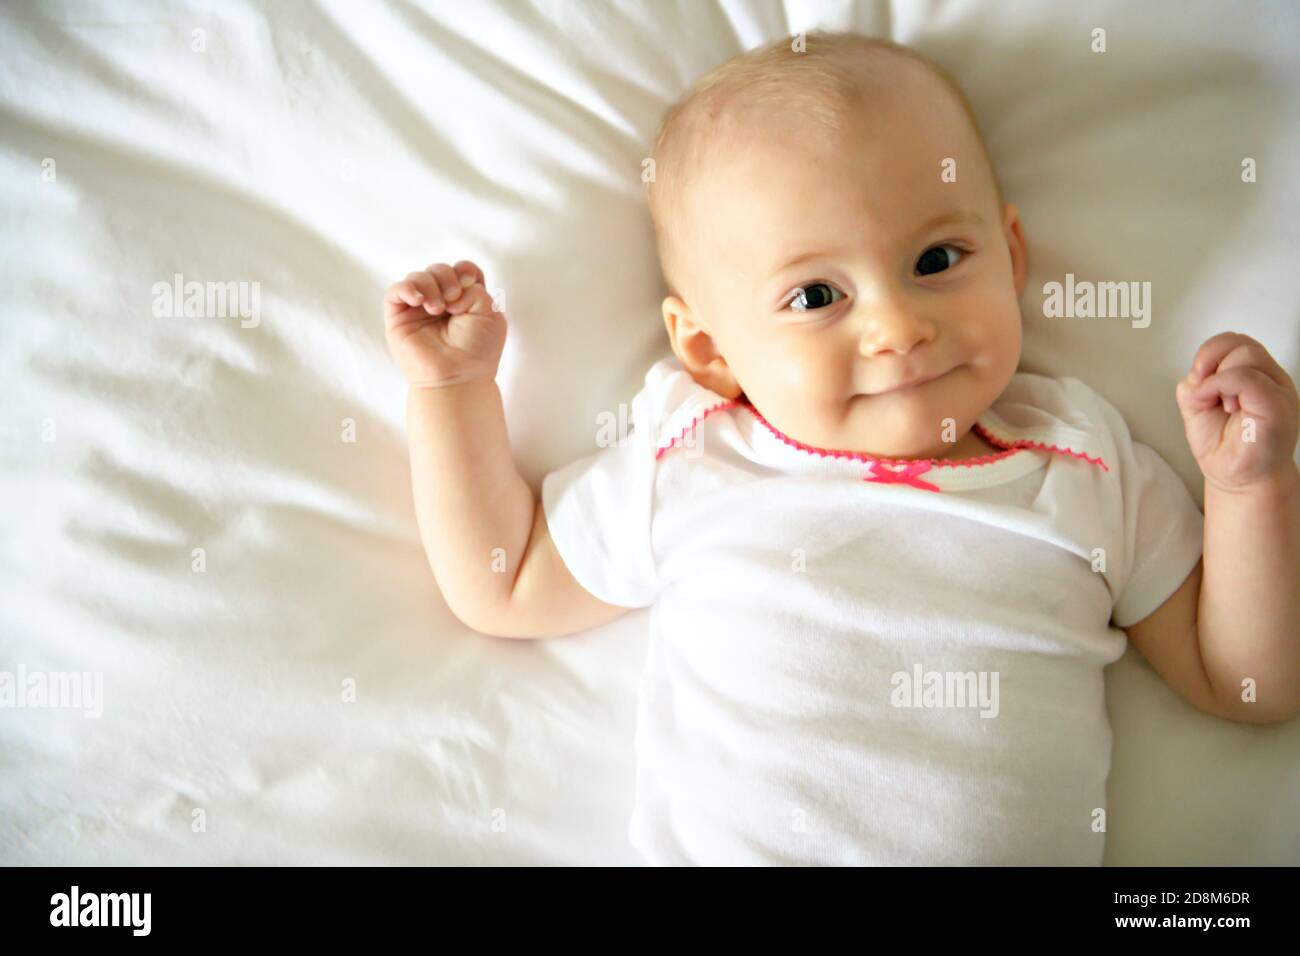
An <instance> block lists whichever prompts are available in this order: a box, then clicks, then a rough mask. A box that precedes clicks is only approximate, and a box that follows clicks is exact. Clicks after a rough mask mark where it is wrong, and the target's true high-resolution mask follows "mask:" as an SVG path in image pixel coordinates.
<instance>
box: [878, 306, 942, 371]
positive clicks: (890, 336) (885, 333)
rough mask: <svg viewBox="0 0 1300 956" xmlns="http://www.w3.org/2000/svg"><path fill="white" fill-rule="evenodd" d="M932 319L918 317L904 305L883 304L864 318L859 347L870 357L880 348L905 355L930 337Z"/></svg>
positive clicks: (879, 350)
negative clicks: (883, 305) (929, 320)
mask: <svg viewBox="0 0 1300 956" xmlns="http://www.w3.org/2000/svg"><path fill="white" fill-rule="evenodd" d="M934 335H935V328H934V325H933V323H931V322H928V321H926V320H924V319H922V318H918V317H917V316H916V315H915V314H913V313H912V312H911V310H909V309H907V308H906V307H898V306H894V305H887V306H885V307H883V308H881V309H878V310H877V309H873V310H872V314H871V315H870V316H869V317H868V318H867V320H866V322H865V323H864V327H863V330H862V336H861V339H860V340H859V350H860V351H861V353H862V354H863V355H864V356H866V357H868V358H870V357H871V356H874V355H879V354H880V353H882V352H897V353H898V354H899V355H906V354H907V353H908V352H910V351H912V349H914V348H916V347H917V346H918V345H921V344H923V343H925V342H929V341H931V340H932V339H933V338H934Z"/></svg>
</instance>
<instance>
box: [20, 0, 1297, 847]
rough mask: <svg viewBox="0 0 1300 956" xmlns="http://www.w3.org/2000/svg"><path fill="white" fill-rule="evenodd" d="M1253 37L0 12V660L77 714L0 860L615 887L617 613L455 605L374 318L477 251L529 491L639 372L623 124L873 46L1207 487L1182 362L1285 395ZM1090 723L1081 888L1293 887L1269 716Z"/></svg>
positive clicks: (408, 16) (1171, 710)
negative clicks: (483, 630) (955, 130)
mask: <svg viewBox="0 0 1300 956" xmlns="http://www.w3.org/2000/svg"><path fill="white" fill-rule="evenodd" d="M1247 6H1248V11H1247V12H1246V13H1244V14H1243V13H1239V12H1237V11H1236V10H1235V8H1234V9H1232V10H1229V9H1228V8H1227V7H1224V6H1223V5H1221V4H1218V3H1214V2H1178V3H1175V2H1168V0H1161V2H1156V3H1144V4H1141V5H1133V4H1128V3H1121V2H1112V0H1107V2H1100V3H1090V4H1083V5H1065V4H1060V3H1052V2H1041V3H1020V4H1015V5H1014V6H1012V5H1008V4H991V3H990V4H985V3H976V2H955V3H943V4H939V3H911V2H899V3H895V4H889V3H882V2H872V3H858V4H850V3H795V2H790V3H787V4H782V3H778V2H747V3H739V2H735V3H725V4H720V5H717V6H714V5H710V4H706V3H678V4H667V3H650V2H646V3H631V2H628V3H608V4H606V3H553V2H546V3H542V2H539V3H518V2H509V3H492V4H487V3H483V4H479V3H474V4H470V3H428V4H423V5H410V4H406V3H387V2H383V3H364V4H363V3H353V2H325V3H321V4H319V5H317V4H309V3H300V2H286V3H276V4H269V3H268V4H266V5H261V4H255V3H250V2H223V3H221V4H212V5H210V6H209V5H207V4H198V3H194V4H186V3H179V2H177V3H166V4H161V5H157V6H152V7H145V6H144V5H129V4H128V5H123V4H118V3H113V2H99V3H96V2H83V3H71V2H60V3H46V4H38V3H26V4H24V3H13V4H7V5H5V6H4V7H3V8H0V64H2V65H0V197H2V208H3V217H4V229H3V231H2V233H0V243H3V256H0V270H2V271H0V275H2V277H3V280H2V292H0V323H2V325H0V382H2V383H3V385H2V386H0V388H2V389H3V395H4V403H3V410H2V411H0V463H2V464H3V467H2V469H0V482H3V484H2V485H0V491H2V492H3V500H4V506H3V508H0V670H10V671H14V670H15V669H16V668H17V667H19V666H21V667H24V668H26V669H27V670H28V671H35V670H44V671H77V672H98V673H101V674H102V675H103V694H104V698H103V708H104V709H103V715H102V716H101V717H99V718H98V719H93V718H87V717H84V716H81V715H80V714H79V713H77V712H75V711H66V710H48V709H45V710H42V709H32V708H13V709H5V710H0V862H4V863H11V864H46V863H77V864H101V863H132V864H135V863H141V864H142V863H182V864H198V863H299V862H302V863H486V862H492V863H543V862H550V863H575V864H577V863H614V864H629V865H634V864H636V863H637V862H638V860H637V857H636V855H635V853H634V852H633V851H632V850H631V849H630V847H629V846H628V845H627V842H626V837H625V831H626V822H627V816H628V813H629V811H630V809H631V802H632V790H633V768H632V733H633V729H634V715H635V699H634V694H635V687H636V680H637V676H638V670H639V666H640V662H641V659H642V655H643V653H644V650H645V645H644V637H645V624H646V612H644V611H642V612H635V613H632V614H630V615H627V616H625V617H624V618H622V619H620V620H619V621H616V622H614V623H613V624H611V625H609V626H607V627H604V628H600V629H597V630H595V631H593V632H590V633H587V634H583V635H579V636H574V637H570V638H563V639H556V640H550V641H542V642H511V641H505V640H499V639H494V638H488V637H483V636H480V635H476V634H474V633H472V632H470V631H468V630H467V629H466V628H464V627H463V626H462V625H460V624H459V622H457V621H456V620H455V619H454V618H453V617H452V616H451V615H450V613H449V612H448V611H447V609H446V607H445V605H444V604H443V602H442V600H441V598H440V596H439V594H438V592H437V589H436V586H435V585H434V582H433V580H432V578H431V576H430V574H429V573H428V570H427V568H426V565H425V563H424V559H423V555H422V552H421V548H420V544H419V540H418V537H417V533H416V527H415V523H414V518H413V514H412V508H411V503H410V484H409V478H408V472H407V456H406V449H405V442H404V424H403V395H404V388H403V384H402V382H401V380H400V376H399V375H398V372H397V370H396V368H395V367H394V366H393V365H392V364H391V362H390V361H389V358H388V356H387V354H386V350H385V348H384V343H383V337H382V329H381V322H380V319H379V307H378V306H379V297H380V295H381V293H382V290H383V288H384V286H385V285H386V284H387V283H388V282H389V281H391V280H392V279H393V278H395V277H397V276H399V275H401V274H404V273H405V272H407V271H408V270H410V269H411V268H416V267H418V266H421V265H423V264H425V263H427V262H429V261H434V260H439V259H442V260H455V259H458V258H472V259H476V260H477V261H479V262H480V263H482V264H483V265H484V267H485V268H486V269H487V271H488V273H489V279H490V281H491V282H492V283H493V284H495V285H497V286H499V287H501V288H503V289H504V290H505V291H506V297H507V298H506V311H507V313H508V315H509V317H510V322H511V334H510V341H509V344H508V346H507V353H506V356H505V360H504V362H503V367H502V374H501V377H500V381H501V383H502V388H503V391H504V392H505V395H506V401H507V414H508V418H509V426H510V431H511V436H512V440H513V442H514V445H515V448H516V450H517V454H518V458H519V460H520V462H521V465H522V467H523V468H524V470H525V473H526V475H527V476H528V477H529V479H530V480H532V481H533V482H535V483H538V482H540V478H541V476H542V475H543V474H545V473H546V472H547V471H548V470H550V469H551V468H554V467H556V466H558V465H560V464H562V463H564V462H566V461H569V460H571V459H573V458H575V457H577V456H579V455H581V454H585V453H587V452H589V451H591V450H592V448H593V439H594V422H595V417H596V415H597V413H598V412H600V411H602V410H613V409H616V408H617V407H618V404H619V403H620V402H626V401H628V400H629V399H630V398H631V395H632V394H633V392H634V391H635V389H636V386H637V384H638V383H639V381H640V379H641V377H642V375H643V374H644V370H645V369H646V368H647V367H648V366H649V364H650V363H651V362H652V361H653V360H654V359H656V358H658V357H660V356H662V355H664V354H666V342H665V340H664V337H663V331H662V323H661V322H660V320H659V317H658V302H659V298H660V297H661V295H662V290H661V286H660V280H659V276H658V271H657V268H656V265H655V260H654V252H653V246H652V239H651V233H650V227H649V222H648V218H647V216H646V214H645V212H644V209H643V206H642V203H641V198H640V162H641V159H642V158H643V157H644V155H645V154H646V153H647V151H648V139H649V137H650V134H651V131H652V130H653V128H654V126H655V123H656V122H657V121H658V118H659V116H660V115H661V113H662V111H663V109H664V108H665V107H666V105H667V104H668V103H669V102H670V101H671V100H672V99H673V98H675V97H676V96H677V95H678V94H679V93H680V92H681V91H682V90H683V89H684V88H685V86H686V85H687V84H688V83H689V82H690V81H691V80H692V79H693V78H694V77H695V76H697V75H698V74H699V73H701V72H703V71H704V70H706V69H708V68H709V67H711V66H713V65H714V64H715V63H717V62H720V61H721V60H723V59H725V58H726V57H728V56H730V55H732V54H734V53H736V52H739V51H740V50H742V49H745V48H748V47H752V46H755V45H758V44H759V43H762V42H765V41H767V40H769V39H774V38H776V37H779V36H783V35H788V34H791V33H794V32H797V31H799V30H803V29H809V28H811V27H814V26H823V27H826V28H831V29H856V30H859V31H861V32H864V33H870V34H876V35H887V36H892V37H894V38H895V39H899V40H901V41H903V42H909V43H914V44H916V45H917V46H919V47H920V48H921V49H923V50H926V51H927V52H929V53H930V54H931V55H933V56H935V57H936V58H937V59H938V60H939V61H940V62H942V63H944V64H945V65H946V66H948V67H949V68H950V69H951V70H952V71H953V72H954V73H955V74H956V75H957V76H958V77H959V78H960V79H961V81H962V82H963V84H964V85H965V87H966V89H967V92H968V94H969V96H970V98H971V100H972V102H973V103H974V106H975V108H976V111H977V113H978V115H979V117H980V120H981V123H982V125H983V127H984V131H985V134H986V137H987V139H988V142H989V146H990V149H991V151H992V153H993V157H994V160H995V162H996V163H997V165H998V168H999V172H1000V174H1001V177H1002V180H1003V185H1004V187H1005V189H1006V191H1007V194H1008V197H1009V198H1010V199H1011V200H1012V201H1015V202H1017V203H1018V204H1019V206H1020V209H1021V212H1022V215H1023V217H1024V221H1025V227H1026V230H1027V234H1028V238H1029V243H1030V259H1031V267H1032V274H1031V277H1030V282H1029V287H1028V289H1027V291H1026V294H1025V296H1024V299H1023V305H1024V311H1025V316H1026V347H1025V356H1024V367H1025V368H1028V369H1030V370H1032V371H1042V372H1046V373H1049V374H1058V375H1065V374H1070V375H1076V376H1079V377H1081V378H1083V379H1085V380H1086V381H1088V382H1089V384H1091V385H1092V386H1093V387H1095V388H1097V389H1098V390H1099V391H1101V392H1102V393H1103V394H1104V395H1106V396H1107V397H1109V398H1110V399H1111V400H1112V401H1114V402H1115V403H1116V404H1117V405H1118V406H1119V407H1120V408H1121V409H1122V410H1123V411H1124V412H1125V414H1126V415H1127V417H1128V420H1129V423H1130V425H1131V427H1132V428H1133V430H1134V432H1135V434H1136V435H1137V437H1138V438H1139V439H1140V440H1143V441H1146V442H1147V443H1149V444H1151V445H1153V446H1155V447H1156V448H1157V449H1158V450H1159V451H1160V452H1161V453H1162V454H1164V455H1165V457H1166V458H1167V459H1168V460H1170V462H1171V463H1173V464H1174V466H1175V467H1176V468H1177V469H1178V470H1179V471H1180V473H1181V474H1182V475H1183V476H1184V478H1185V479H1186V480H1187V481H1188V484H1189V486H1190V487H1192V488H1193V489H1194V493H1195V494H1196V495H1197V496H1198V500H1199V497H1200V482H1199V473H1198V472H1197V471H1196V468H1195V465H1194V463H1193V461H1192V459H1191V457H1190V455H1189V453H1188V452H1187V449H1186V447H1185V443H1184V441H1183V438H1182V431H1181V425H1180V422H1179V420H1178V413H1177V409H1176V407H1175V405H1174V402H1173V385H1174V382H1175V381H1176V379H1177V378H1178V377H1179V376H1180V375H1182V374H1183V373H1184V371H1185V369H1186V367H1187V364H1188V362H1189V361H1190V359H1191V356H1192V354H1193V352H1194V350H1195V348H1196V346H1197V345H1198V344H1199V343H1200V342H1201V341H1202V340H1203V339H1204V338H1206V337H1208V336H1209V335H1211V334H1213V333H1215V332H1217V331H1221V330H1224V329H1237V330H1240V331H1244V332H1247V333H1249V334H1252V335H1255V336H1256V337H1257V338H1260V339H1261V340H1263V341H1264V342H1265V343H1266V344H1268V345H1269V346H1270V348H1271V349H1272V350H1273V352H1274V354H1275V355H1276V356H1277V357H1278V359H1279V360H1280V361H1281V362H1282V363H1283V364H1284V365H1285V366H1286V367H1287V368H1288V369H1289V370H1290V371H1291V374H1292V375H1293V376H1295V377H1297V378H1300V374H1298V370H1300V323H1297V316H1298V315H1300V291H1298V290H1297V286H1296V283H1295V282H1294V279H1293V276H1294V262H1293V259H1294V254H1295V250H1296V248H1297V242H1296V239H1297V227H1296V222H1297V221H1300V202H1298V197H1297V188H1298V187H1297V183H1300V117H1298V116H1297V106H1296V104H1297V103H1300V70H1298V69H1297V65H1296V61H1295V59H1294V54H1293V49H1292V48H1290V47H1289V46H1288V44H1292V43H1293V40H1294V37H1295V36H1297V35H1300V10H1298V9H1297V8H1296V7H1295V6H1294V5H1293V4H1287V3H1282V2H1277V3H1259V4H1249V5H1247ZM1096 27H1101V28H1104V29H1106V31H1107V45H1108V49H1107V52H1106V53H1104V54H1097V53H1093V52H1091V51H1090V49H1089V45H1090V41H1091V31H1092V30H1093V29H1094V28H1096ZM195 31H202V32H201V33H196V32H195ZM200 41H201V43H200ZM199 46H201V47H202V49H197V47H199ZM1245 157H1252V158H1254V159H1256V161H1257V163H1258V181H1257V182H1255V183H1251V184H1246V183H1243V182H1242V181H1241V177H1240V164H1241V161H1242V159H1243V158H1245ZM46 160H53V162H54V166H53V169H54V173H55V178H54V180H53V181H52V182H51V181H47V180H46V179H45V178H44V176H43V173H44V172H45V170H47V169H49V168H50V167H49V165H48V163H46V162H45V161H46ZM1067 272H1073V273H1074V274H1075V275H1076V276H1078V277H1080V278H1084V277H1088V278H1094V279H1103V280H1146V281H1151V282H1152V283H1153V302H1154V308H1155V312H1154V316H1153V322H1152V324H1151V327H1150V328H1148V329H1144V330H1130V329H1129V328H1127V327H1126V324H1125V323H1123V322H1122V321H1121V322H1118V323H1117V322H1115V321H1113V320H1111V321H1106V320H1073V321H1071V320H1048V319H1044V318H1043V317H1042V309H1041V301H1042V296H1041V288H1042V284H1043V283H1044V282H1046V281H1050V280H1053V279H1056V280H1059V279H1062V278H1063V276H1064V275H1065V273H1067ZM178 273H179V274H181V275H183V276H184V278H185V279H186V280H197V281H202V282H206V281H220V282H226V281H234V282H246V283H253V282H256V283H258V284H259V285H258V288H259V291H260V321H259V323H258V324H257V325H256V327H248V328H245V327H242V325H241V323H240V321H239V320H238V319H237V318H227V319H220V318H205V319H198V318H191V319H186V318H160V317H155V315H154V314H153V308H152V306H153V302H154V293H153V287H154V285H155V283H158V282H171V281H172V279H173V276H174V275H176V274H178ZM347 420H350V421H351V422H352V423H353V427H354V434H355V441H345V440H344V438H345V435H346V430H347V428H348V425H347V423H346V422H347ZM196 548H201V549H203V552H204V560H205V562H206V569H205V570H204V571H203V572H202V573H196V572H195V571H194V570H193V562H194V557H193V552H194V549H196ZM348 682H353V684H352V685H349V684H348ZM348 686H354V687H355V701H354V702H348V701H346V700H345V699H344V696H345V691H346V688H347V687H348ZM1108 694H1109V700H1110V706H1111V710H1112V715H1113V723H1114V729H1115V741H1116V743H1115V760H1114V768H1113V773H1112V777H1111V781H1110V801H1111V802H1110V816H1109V830H1110V832H1109V840H1108V850H1107V857H1106V859H1107V862H1108V863H1111V864H1154V863H1173V864H1212V863H1221V864H1226V863H1255V864H1265V863H1297V862H1300V767H1298V766H1297V755H1298V754H1300V722H1293V723H1292V724H1289V725H1284V726H1280V727H1248V726H1240V725H1233V724H1229V723H1226V722H1223V721H1218V720H1214V719H1212V718H1210V717H1207V716H1204V715H1201V714H1199V713H1197V712H1195V711H1193V710H1192V709H1191V708H1190V707H1189V706H1187V705H1186V704H1184V703H1183V702H1182V701H1181V700H1179V699H1178V698H1177V697H1175V696H1174V695H1173V693H1172V692H1171V691H1170V690H1169V689H1168V688H1166V687H1165V686H1164V685H1163V684H1162V683H1161V681H1160V680H1159V679H1158V678H1157V677H1156V676H1155V675H1154V673H1153V672H1152V671H1151V669H1150V668H1149V667H1148V666H1147V665H1146V664H1145V663H1144V662H1143V661H1142V660H1141V659H1140V658H1139V657H1137V656H1136V654H1135V653H1134V652H1132V651H1131V650H1130V652H1129V653H1128V654H1127V655H1126V656H1125V657H1124V658H1123V659H1122V660H1121V661H1120V662H1119V663H1118V664H1116V665H1115V666H1114V667H1113V668H1112V669H1111V671H1110V673H1109V677H1108ZM196 811H202V814H201V818H202V821H203V824H204V827H203V829H202V830H199V831H196V820H197V819H199V816H198V815H196Z"/></svg>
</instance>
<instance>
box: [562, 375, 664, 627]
mask: <svg viewBox="0 0 1300 956" xmlns="http://www.w3.org/2000/svg"><path fill="white" fill-rule="evenodd" d="M662 392H663V389H662V388H661V387H660V376H659V375H658V374H657V373H653V372H652V374H651V375H649V376H647V382H646V385H645V387H644V388H642V390H641V391H640V392H639V393H638V394H637V395H636V397H635V398H633V399H632V403H631V415H630V422H628V423H625V424H627V425H629V426H630V427H621V426H620V423H619V422H617V421H614V422H612V423H610V425H611V427H609V428H607V429H604V430H603V431H602V432H598V440H600V441H601V443H602V444H604V447H602V448H601V449H600V450H599V451H597V452H596V453H595V454H592V455H588V456H587V457H585V458H580V459H579V460H577V461H574V462H571V463H569V464H568V465H565V466H563V467H561V468H558V469H556V470H555V471H552V472H551V473H550V474H548V475H547V476H546V477H545V478H544V479H543V480H542V508H543V509H544V510H545V513H546V523H547V527H548V529H549V531H550V535H551V539H552V540H553V541H554V542H555V547H556V550H557V551H559V553H560V557H561V558H562V559H563V560H564V563H565V566H567V567H568V569H569V573H571V574H572V575H573V577H574V579H575V580H576V581H577V582H578V583H579V584H581V585H582V586H583V587H584V588H585V589H586V590H587V591H588V592H589V593H591V594H592V595H594V596H595V597H597V598H599V599H600V600H602V601H604V602H605V603H607V604H613V605H616V606H618V607H628V608H637V607H646V606H648V605H650V604H653V603H654V600H655V598H656V596H657V595H658V593H659V576H658V569H657V567H656V563H655V557H654V553H653V550H652V548H651V521H652V519H653V515H654V486H655V469H656V465H657V459H656V457H655V451H656V438H657V434H656V431H655V428H654V423H655V422H657V421H658V419H659V417H660V414H659V410H658V409H657V405H658V403H659V402H660V401H661V400H662ZM620 432H625V434H620Z"/></svg>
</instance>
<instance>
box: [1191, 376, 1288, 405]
mask: <svg viewBox="0 0 1300 956" xmlns="http://www.w3.org/2000/svg"><path fill="white" fill-rule="evenodd" d="M1283 394H1284V390H1283V388H1282V386H1280V385H1279V384H1278V383H1277V382H1275V381H1274V380H1273V379H1272V378H1271V377H1269V376H1268V375H1267V374H1266V373H1265V372H1263V371H1261V370H1260V369H1257V368H1250V367H1247V366H1238V367H1237V368H1230V369H1225V370H1224V371H1222V372H1215V373H1214V374H1213V375H1211V376H1209V377H1208V378H1206V379H1204V380H1203V381H1201V382H1200V384H1198V385H1194V386H1191V387H1189V388H1187V390H1186V392H1185V393H1184V398H1185V405H1184V411H1185V413H1186V412H1190V413H1192V414H1196V413H1199V412H1202V411H1205V410H1207V409H1210V408H1213V407H1214V406H1215V405H1218V404H1219V403H1220V402H1222V403H1223V407H1224V410H1225V411H1227V412H1228V413H1229V414H1232V413H1233V412H1236V411H1237V410H1238V409H1239V408H1240V409H1243V410H1245V411H1246V412H1247V413H1248V414H1251V415H1259V416H1262V417H1269V415H1270V412H1274V411H1276V410H1280V409H1281V408H1282V407H1283Z"/></svg>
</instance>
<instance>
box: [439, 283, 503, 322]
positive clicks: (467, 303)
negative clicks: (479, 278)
mask: <svg viewBox="0 0 1300 956" xmlns="http://www.w3.org/2000/svg"><path fill="white" fill-rule="evenodd" d="M447 311H448V312H450V313H451V314H452V315H460V314H461V313H463V312H475V313H478V314H480V315H483V314H486V313H488V312H493V311H495V310H494V309H493V308H492V296H491V295H490V294H489V293H488V290H487V289H485V288H483V286H482V285H481V284H479V283H475V284H474V285H472V286H470V287H469V288H468V289H466V290H465V294H464V295H463V296H461V297H460V298H459V299H457V300H456V301H455V302H453V303H451V304H450V305H448V306H447Z"/></svg>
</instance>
